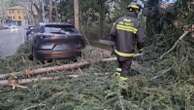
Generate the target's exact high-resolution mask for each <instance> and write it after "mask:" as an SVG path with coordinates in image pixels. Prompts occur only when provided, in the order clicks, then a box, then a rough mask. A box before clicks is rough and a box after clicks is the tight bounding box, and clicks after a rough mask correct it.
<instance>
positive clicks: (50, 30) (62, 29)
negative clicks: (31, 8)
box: [45, 25, 77, 33]
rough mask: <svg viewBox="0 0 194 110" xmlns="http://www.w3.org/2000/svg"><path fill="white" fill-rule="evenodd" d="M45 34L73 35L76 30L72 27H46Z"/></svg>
mask: <svg viewBox="0 0 194 110" xmlns="http://www.w3.org/2000/svg"><path fill="white" fill-rule="evenodd" d="M45 32H48V33H75V32H77V30H76V29H75V28H74V27H73V26H62V25H47V26H45Z"/></svg>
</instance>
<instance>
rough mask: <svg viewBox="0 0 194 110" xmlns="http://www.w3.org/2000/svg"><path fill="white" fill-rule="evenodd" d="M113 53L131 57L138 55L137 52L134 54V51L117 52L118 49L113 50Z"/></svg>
mask: <svg viewBox="0 0 194 110" xmlns="http://www.w3.org/2000/svg"><path fill="white" fill-rule="evenodd" d="M114 51H115V53H116V54H117V55H119V56H121V57H128V58H133V57H136V56H138V54H135V53H124V52H119V51H118V50H116V49H115V50H114Z"/></svg>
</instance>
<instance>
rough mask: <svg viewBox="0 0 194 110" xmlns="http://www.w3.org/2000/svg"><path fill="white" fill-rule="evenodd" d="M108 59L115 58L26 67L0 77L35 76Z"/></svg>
mask: <svg viewBox="0 0 194 110" xmlns="http://www.w3.org/2000/svg"><path fill="white" fill-rule="evenodd" d="M110 61H116V58H114V57H113V58H106V59H102V60H100V61H83V62H79V63H74V64H65V65H61V66H54V67H47V68H39V69H34V70H30V69H27V70H25V71H23V72H15V73H7V74H2V75H0V79H7V78H9V77H17V76H23V75H24V76H28V77H30V76H36V75H40V74H44V73H51V72H57V71H68V70H74V69H78V68H82V67H84V66H87V65H91V64H95V63H99V62H110Z"/></svg>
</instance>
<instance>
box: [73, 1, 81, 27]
mask: <svg viewBox="0 0 194 110" xmlns="http://www.w3.org/2000/svg"><path fill="white" fill-rule="evenodd" d="M79 15H80V14H79V0H74V17H75V18H74V19H75V27H76V28H77V29H78V30H80V19H79V18H80V17H79Z"/></svg>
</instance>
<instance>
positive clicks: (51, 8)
mask: <svg viewBox="0 0 194 110" xmlns="http://www.w3.org/2000/svg"><path fill="white" fill-rule="evenodd" d="M52 21H53V2H52V0H49V22H52Z"/></svg>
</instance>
